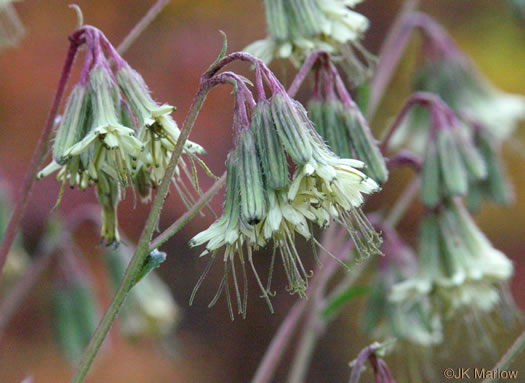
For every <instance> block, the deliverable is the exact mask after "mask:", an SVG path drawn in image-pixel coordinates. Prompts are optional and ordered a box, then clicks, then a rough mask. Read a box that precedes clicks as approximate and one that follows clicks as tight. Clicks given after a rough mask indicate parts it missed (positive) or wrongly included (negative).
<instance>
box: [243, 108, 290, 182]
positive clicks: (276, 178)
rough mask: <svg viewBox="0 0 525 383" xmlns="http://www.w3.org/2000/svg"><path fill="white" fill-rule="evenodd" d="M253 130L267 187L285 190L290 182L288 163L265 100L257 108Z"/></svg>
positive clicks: (253, 119) (254, 114) (253, 120)
mask: <svg viewBox="0 0 525 383" xmlns="http://www.w3.org/2000/svg"><path fill="white" fill-rule="evenodd" d="M252 130H253V131H254V132H255V140H256V144H257V150H258V151H259V154H260V157H261V164H262V169H263V173H264V179H265V183H266V185H267V186H268V187H270V188H272V189H274V190H282V189H284V188H285V187H286V186H287V185H288V184H289V182H290V181H289V177H288V161H287V159H286V154H285V152H284V148H283V144H282V142H281V139H280V138H279V134H278V132H277V127H276V125H275V122H274V119H273V115H272V111H271V106H270V103H269V102H268V101H266V100H264V101H262V102H260V103H259V104H257V106H256V107H255V110H254V113H253V118H252Z"/></svg>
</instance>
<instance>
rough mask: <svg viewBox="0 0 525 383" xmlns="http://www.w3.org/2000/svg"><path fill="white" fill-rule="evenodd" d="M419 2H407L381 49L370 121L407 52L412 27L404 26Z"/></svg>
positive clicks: (368, 115) (371, 103) (374, 80)
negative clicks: (402, 57) (404, 53)
mask: <svg viewBox="0 0 525 383" xmlns="http://www.w3.org/2000/svg"><path fill="white" fill-rule="evenodd" d="M419 2H420V0H406V1H405V4H404V5H403V8H402V9H401V11H400V12H399V13H398V16H397V18H396V20H395V21H394V23H393V24H392V27H391V28H390V30H389V31H388V33H387V38H386V39H385V41H384V43H383V45H382V46H381V48H380V51H379V62H378V64H377V70H376V72H375V74H374V77H373V78H372V82H371V84H370V102H369V104H368V110H367V118H368V120H369V121H371V120H372V118H373V117H374V115H375V113H376V111H377V108H378V107H379V103H380V102H381V99H382V98H383V96H384V94H385V89H386V87H387V85H388V83H389V82H390V79H391V78H392V75H393V74H394V71H395V70H396V67H397V64H398V63H399V60H400V59H401V56H402V55H403V52H404V51H405V47H406V45H407V43H408V40H409V37H410V34H411V32H412V27H409V28H406V27H405V25H404V24H405V21H406V19H407V16H408V15H409V14H410V13H412V12H413V11H414V10H415V9H416V8H417V7H418V5H419Z"/></svg>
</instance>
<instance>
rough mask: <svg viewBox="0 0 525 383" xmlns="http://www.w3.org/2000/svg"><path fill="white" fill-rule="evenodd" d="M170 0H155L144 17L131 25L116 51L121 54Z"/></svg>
mask: <svg viewBox="0 0 525 383" xmlns="http://www.w3.org/2000/svg"><path fill="white" fill-rule="evenodd" d="M169 2H170V0H157V2H156V3H155V4H154V5H153V6H152V7H151V8H150V9H149V11H148V12H147V13H146V14H145V15H144V17H143V18H142V19H141V20H140V21H139V22H138V23H137V24H136V25H135V26H134V27H133V29H132V30H131V31H130V32H129V33H128V35H127V36H126V37H124V40H122V42H121V43H120V44H119V46H118V47H117V51H118V53H120V54H122V53H124V52H125V51H127V50H128V48H129V47H130V46H131V45H132V44H133V43H134V42H135V40H137V38H138V37H139V36H140V35H141V34H142V32H144V31H145V30H146V28H148V27H149V25H150V24H151V23H152V22H153V20H155V18H156V17H157V15H158V14H159V13H160V12H161V11H162V10H163V9H164V7H165V6H166V5H168V3H169Z"/></svg>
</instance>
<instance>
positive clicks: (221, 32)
mask: <svg viewBox="0 0 525 383" xmlns="http://www.w3.org/2000/svg"><path fill="white" fill-rule="evenodd" d="M219 33H220V34H221V35H222V37H223V39H224V42H223V44H222V49H221V52H220V53H219V56H217V58H216V59H215V61H214V62H213V64H211V65H210V67H209V68H208V70H207V71H206V73H209V72H211V71H212V70H213V69H214V68H215V66H216V65H217V64H218V63H219V61H221V60H222V59H223V57H224V56H226V51H227V50H228V38H227V37H226V33H224V32H223V31H219Z"/></svg>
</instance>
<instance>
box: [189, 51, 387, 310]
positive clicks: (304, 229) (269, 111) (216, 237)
mask: <svg viewBox="0 0 525 383" xmlns="http://www.w3.org/2000/svg"><path fill="white" fill-rule="evenodd" d="M255 63H256V67H257V68H256V69H257V71H256V75H257V77H258V78H257V81H256V83H257V89H256V90H257V95H258V101H257V102H255V100H253V97H252V96H251V93H250V92H249V91H248V90H247V87H246V85H245V84H244V82H243V81H240V82H238V83H237V86H236V88H235V89H236V90H235V100H236V101H235V105H236V108H235V115H234V132H235V147H234V148H233V149H232V151H231V152H230V153H229V155H228V159H227V163H226V166H227V173H228V176H227V185H226V202H225V205H224V213H223V216H222V217H221V218H219V220H217V221H216V222H215V223H214V224H212V225H211V226H210V227H209V228H208V229H207V230H205V231H204V232H202V233H200V234H198V235H197V236H195V237H194V238H193V239H192V241H191V245H192V246H196V245H200V244H204V243H207V246H206V250H205V252H204V253H203V255H204V254H207V253H209V252H211V253H212V260H213V259H214V258H215V256H216V251H218V249H219V248H222V247H224V262H225V271H226V272H225V276H224V279H223V283H222V284H221V287H220V290H219V291H222V289H224V288H225V289H226V296H227V301H228V303H229V304H230V307H231V302H230V298H229V296H228V292H229V287H228V286H229V284H228V281H229V278H230V277H229V276H228V272H229V271H231V272H232V273H231V274H232V277H233V281H234V285H235V292H236V296H237V302H238V306H239V313H242V314H244V313H245V302H246V298H244V299H241V297H240V294H239V290H240V289H239V287H238V284H237V277H236V275H235V271H234V267H235V266H234V265H235V263H236V262H237V259H238V260H239V261H240V264H241V265H242V270H243V278H244V276H245V271H244V268H245V263H246V258H245V255H246V254H247V256H248V259H247V261H248V262H249V263H250V265H251V267H252V268H253V270H254V271H255V267H254V266H253V262H252V254H253V251H254V250H257V249H261V250H263V249H266V248H268V246H269V245H270V244H273V247H274V251H273V257H275V256H276V254H279V255H280V256H281V259H282V263H283V268H284V270H285V273H286V276H287V280H288V287H287V288H288V290H289V291H290V292H291V293H297V294H299V295H300V296H305V292H306V289H307V287H308V279H309V277H310V276H311V273H310V272H309V271H308V270H307V269H306V268H305V266H304V264H303V260H302V257H301V256H300V254H299V252H298V251H297V249H296V247H295V241H296V238H301V237H302V238H304V239H306V240H312V241H314V242H315V239H314V238H313V233H312V225H313V224H316V225H318V226H320V227H326V226H327V225H328V224H329V223H330V221H331V220H336V221H339V222H341V223H342V224H343V225H345V226H346V227H347V229H348V232H349V233H350V236H351V237H352V239H353V241H354V243H355V244H356V247H357V249H358V250H359V252H360V255H361V256H368V255H370V254H372V253H378V252H379V251H378V246H379V244H380V242H381V241H380V237H379V235H378V234H377V233H376V232H375V231H374V230H373V228H372V227H371V226H370V224H369V222H368V220H367V218H366V216H365V215H364V214H363V212H362V211H361V210H360V206H361V205H362V204H363V202H364V198H363V196H362V194H369V193H372V192H374V191H376V190H378V185H377V184H376V183H375V182H374V181H373V180H372V179H371V178H369V177H368V176H366V175H365V174H364V173H362V172H361V171H359V170H358V169H359V168H361V167H363V163H362V162H361V161H358V160H352V159H341V158H339V157H337V156H336V155H335V154H333V153H332V152H331V151H330V150H329V149H328V147H327V146H326V145H325V144H324V142H323V141H322V139H321V138H320V137H319V136H318V135H317V133H316V132H315V130H314V127H313V124H312V122H311V121H310V120H309V119H308V117H307V115H306V111H305V109H304V107H303V106H302V105H301V104H299V103H298V102H297V101H295V100H293V99H292V98H291V97H289V96H288V95H287V94H286V92H285V91H284V88H283V87H282V85H281V84H280V83H279V82H278V80H277V79H276V78H275V76H274V75H273V73H271V72H270V71H269V70H268V69H267V68H266V66H264V65H263V64H262V63H261V62H260V61H256V62H255ZM263 78H264V79H265V80H266V82H267V84H268V86H269V87H270V88H271V90H272V96H271V97H270V98H269V99H267V98H266V96H265V94H264V89H263V88H262V84H263V82H262V81H263ZM288 158H290V159H291V161H292V162H293V164H294V167H295V171H294V173H293V175H292V176H291V177H290V169H289V166H288ZM272 264H273V261H272ZM207 270H208V269H207ZM206 272H207V271H206ZM206 272H205V273H206ZM270 273H271V272H270ZM255 274H256V278H257V280H258V284H259V286H260V287H261V290H262V291H263V296H264V297H265V298H266V299H267V300H268V289H269V287H266V288H265V287H263V285H262V283H261V280H260V278H259V276H258V275H257V273H255ZM201 281H202V279H201V280H200V281H199V283H198V285H197V287H198V286H199V285H200V282H201ZM192 299H193V296H192ZM241 301H242V302H241ZM214 302H215V299H214V300H213V302H212V303H214ZM268 302H269V300H268ZM230 311H231V310H230Z"/></svg>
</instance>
